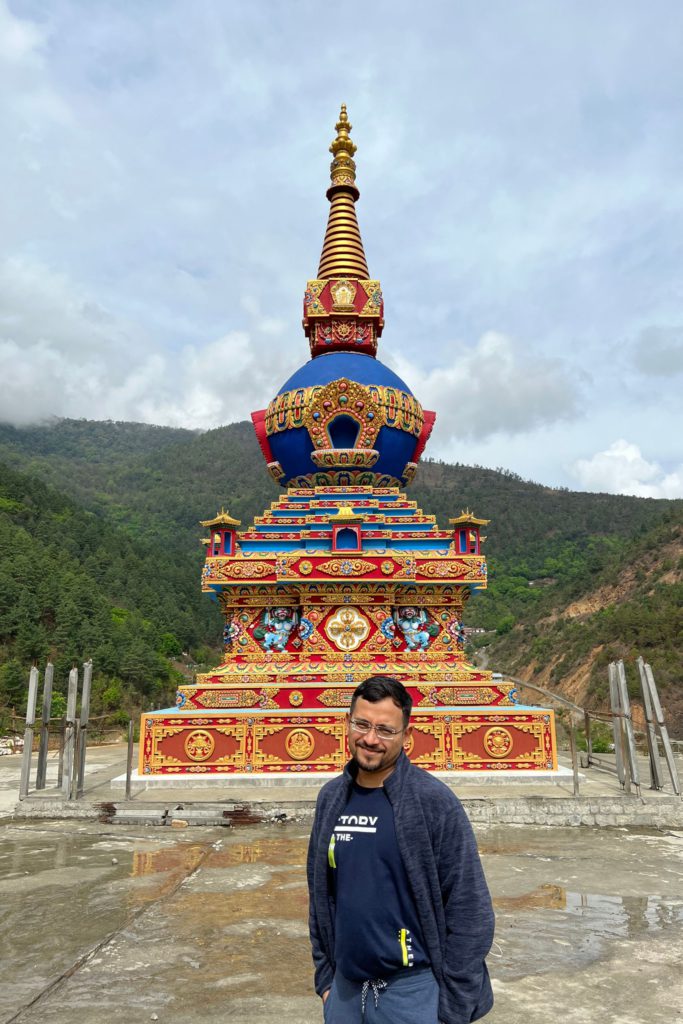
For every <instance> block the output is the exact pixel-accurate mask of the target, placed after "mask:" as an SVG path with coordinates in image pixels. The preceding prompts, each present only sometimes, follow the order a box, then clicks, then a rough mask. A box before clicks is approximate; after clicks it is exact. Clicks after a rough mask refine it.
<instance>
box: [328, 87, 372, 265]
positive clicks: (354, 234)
mask: <svg viewBox="0 0 683 1024" xmlns="http://www.w3.org/2000/svg"><path fill="white" fill-rule="evenodd" d="M351 127H352V125H351V124H350V122H349V117H348V114H347V113H346V104H345V103H342V108H341V112H340V114H339V120H338V121H337V124H336V125H335V128H336V129H337V137H336V139H335V140H334V142H333V143H332V145H331V146H330V153H332V157H333V159H332V163H331V164H330V178H331V179H332V184H331V185H330V187H329V188H328V190H327V198H328V199H329V200H330V204H331V206H330V216H329V218H328V221H327V231H326V232H325V241H324V242H323V251H322V255H321V256H320V266H319V267H318V279H319V280H327V279H329V278H339V277H353V278H356V279H359V280H362V281H363V280H367V279H368V278H369V277H370V273H369V271H368V265H367V262H366V260H365V252H364V251H363V242H362V241H361V237H360V230H359V228H358V221H357V220H356V200H357V199H358V196H359V192H358V189H357V188H356V164H355V162H354V159H353V155H354V153H355V152H356V145H355V143H353V142H352V141H351V138H350V136H349V132H350V131H351Z"/></svg>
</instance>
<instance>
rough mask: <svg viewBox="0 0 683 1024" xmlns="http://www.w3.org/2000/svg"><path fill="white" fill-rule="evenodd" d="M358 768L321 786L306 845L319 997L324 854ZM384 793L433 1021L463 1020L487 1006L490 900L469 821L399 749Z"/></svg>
mask: <svg viewBox="0 0 683 1024" xmlns="http://www.w3.org/2000/svg"><path fill="white" fill-rule="evenodd" d="M357 770H358V769H357V765H356V763H355V761H350V762H349V763H348V764H347V766H346V768H345V769H344V772H343V774H342V775H340V776H339V777H338V778H336V779H333V780H332V781H331V782H328V783H327V784H326V785H325V786H323V788H322V789H321V790H320V793H319V794H318V802H317V805H316V810H315V820H314V822H313V829H312V832H311V840H310V843H309V847H308V888H309V894H310V913H309V928H310V933H311V945H312V947H313V962H314V964H315V990H316V992H317V993H318V995H321V996H322V994H323V993H324V992H325V991H326V990H327V989H328V988H330V986H331V984H332V979H333V977H334V972H335V962H334V914H335V907H334V901H333V898H332V895H331V892H330V886H329V884H328V862H327V851H328V846H329V843H330V838H331V836H332V833H333V831H334V827H335V825H336V824H337V819H338V817H339V815H340V814H341V813H342V811H343V809H344V807H345V805H346V802H347V800H348V797H349V789H350V786H351V784H352V782H353V779H354V776H355V774H356V772H357ZM384 790H385V792H386V795H387V797H388V798H389V800H390V802H391V805H392V808H393V811H394V822H395V825H396V839H397V842H398V847H399V850H400V852H401V857H402V858H403V863H404V864H405V868H406V871H407V873H408V878H409V880H410V886H411V889H412V894H413V899H414V901H415V907H416V909H417V913H418V917H419V920H420V925H421V928H422V934H423V936H424V941H425V945H426V947H427V952H428V954H429V959H430V961H431V966H432V970H433V972H434V975H435V977H436V980H437V981H438V983H439V990H440V996H439V1020H440V1021H442V1022H443V1024H470V1021H475V1020H479V1018H480V1017H483V1016H484V1015H485V1014H486V1013H488V1012H489V1010H490V1009H491V1007H492V1005H493V992H492V990H491V982H490V980H489V975H488V970H487V968H486V963H485V960H484V958H485V957H486V954H487V953H488V951H489V949H490V948H491V943H492V941H493V930H494V917H493V907H492V905H491V897H490V895H489V891H488V886H487V885H486V879H485V878H484V872H483V870H482V867H481V862H480V860H479V852H478V850H477V844H476V840H475V838H474V833H473V832H472V826H471V825H470V823H469V820H468V818H467V815H466V814H465V811H464V810H463V808H462V805H461V803H460V801H459V800H458V798H457V797H456V796H455V795H454V794H453V793H452V792H451V791H450V789H448V787H447V786H445V785H444V784H443V782H441V781H440V780H439V779H437V778H435V777H434V776H433V775H430V774H429V773H428V772H425V771H423V770H422V769H421V768H417V767H415V765H412V764H411V763H410V761H409V760H408V758H407V757H406V755H405V754H404V753H401V756H400V757H399V759H398V761H397V762H396V767H395V769H394V771H393V772H392V773H391V775H390V776H389V777H388V778H387V779H386V780H385V782H384ZM359 925H360V922H359Z"/></svg>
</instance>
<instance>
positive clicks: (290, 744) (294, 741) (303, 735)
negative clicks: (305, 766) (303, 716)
mask: <svg viewBox="0 0 683 1024" xmlns="http://www.w3.org/2000/svg"><path fill="white" fill-rule="evenodd" d="M314 749H315V740H314V739H313V736H312V734H311V733H310V732H309V730H308V729H292V730H291V732H290V733H289V735H288V736H287V739H286V740H285V750H286V751H287V753H288V754H289V756H290V757H291V758H292V759H293V760H294V761H305V760H306V759H307V758H309V757H310V756H311V754H312V753H313V751H314Z"/></svg>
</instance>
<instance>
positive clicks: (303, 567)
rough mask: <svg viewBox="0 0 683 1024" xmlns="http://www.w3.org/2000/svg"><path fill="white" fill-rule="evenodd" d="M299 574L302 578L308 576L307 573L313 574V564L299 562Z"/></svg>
mask: <svg viewBox="0 0 683 1024" xmlns="http://www.w3.org/2000/svg"><path fill="white" fill-rule="evenodd" d="M299 572H300V573H303V575H304V576H308V574H309V573H311V572H313V563H312V562H309V561H307V560H306V559H304V561H303V562H299Z"/></svg>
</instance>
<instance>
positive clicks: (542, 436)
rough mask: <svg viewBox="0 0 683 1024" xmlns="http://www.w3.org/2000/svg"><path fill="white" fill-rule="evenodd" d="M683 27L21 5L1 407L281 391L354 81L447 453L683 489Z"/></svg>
mask: <svg viewBox="0 0 683 1024" xmlns="http://www.w3.org/2000/svg"><path fill="white" fill-rule="evenodd" d="M682 38H683V4H681V3H680V2H679V0H652V2H651V3H649V4H645V3H643V2H640V0H601V2H600V3H597V4H596V3H595V2H594V0H586V2H584V0H574V2H572V3H567V2H564V0H536V2H525V0H519V2H517V0H487V2H486V3H481V2H475V0H470V2H464V0H425V2H424V3H421V4H418V5H416V4H415V3H413V2H407V0H363V2H360V3H359V2H356V0H345V3H344V4H343V5H338V4H325V3H319V2H318V3H315V4H314V3H310V2H304V0H288V2H287V3H283V2H278V0H192V2H190V0H185V2H181V0H176V2H173V0H131V2H125V0H118V2H115V0H110V2H100V0H79V2H77V0H10V2H9V3H6V2H5V0H0V69H1V70H0V97H1V98H0V133H1V135H0V137H1V138H2V140H3V147H2V148H3V156H2V159H1V160H0V186H1V189H2V200H3V201H2V203H1V204H0V207H1V210H2V212H1V213H0V218H1V223H0V419H3V420H6V421H9V422H12V423H16V424H27V423H34V422H40V421H41V420H44V419H46V418H49V417H51V416H74V417H86V418H88V419H126V420H139V421H145V422H150V423H163V424H172V425H177V426H186V427H199V428H206V427H212V426H217V425H219V424H222V423H228V422H232V421H234V420H239V419H244V418H247V417H248V414H249V413H250V411H251V410H252V409H260V408H263V407H264V406H265V405H266V404H267V402H268V400H269V399H270V397H271V396H272V395H273V394H274V393H275V391H277V389H278V388H279V387H280V385H281V383H282V382H283V381H284V380H285V379H286V377H287V376H288V375H289V374H290V373H291V372H292V371H293V370H294V369H295V368H296V367H297V366H298V365H300V364H301V363H302V362H304V361H305V360H306V358H307V354H308V349H307V345H306V342H305V339H304V337H303V332H302V330H301V326H300V321H301V302H302V296H303V291H304V286H305V283H306V280H307V279H308V278H311V277H314V276H315V274H316V271H317V265H318V257H319V254H320V248H321V243H322V238H323V234H324V228H325V222H326V217H327V209H328V204H327V201H326V199H325V189H326V187H327V181H328V167H329V160H330V154H329V153H328V151H327V147H328V145H329V143H330V141H331V139H332V137H333V134H334V132H333V126H334V122H335V121H336V119H337V114H338V110H339V104H340V103H341V102H346V103H347V105H348V109H349V115H350V118H351V121H352V123H353V126H354V127H353V137H354V139H355V141H356V143H357V145H358V153H357V154H356V161H357V164H358V184H359V186H360V189H361V199H360V202H359V204H358V215H359V221H360V225H361V231H362V234H363V239H364V243H365V250H366V254H367V257H368V263H369V267H370V272H371V274H372V275H373V276H374V277H378V278H379V279H380V280H381V282H382V286H383V291H384V297H385V305H386V327H385V331H384V336H383V338H382V341H381V347H380V358H382V360H383V361H384V362H386V363H388V364H389V365H390V366H392V367H393V368H394V369H395V370H397V371H398V372H399V373H400V374H401V376H403V377H404V379H405V380H406V381H407V382H408V384H409V385H410V386H411V387H412V389H413V391H414V392H415V394H416V395H417V397H418V398H419V399H420V400H421V402H422V403H423V405H424V406H426V407H428V408H433V409H435V410H436V411H437V417H438V418H437V426H436V428H435V432H434V435H433V437H432V441H431V442H430V445H429V447H428V449H427V454H428V455H431V456H433V457H435V458H442V459H445V460H447V461H449V462H456V461H460V462H466V463H479V464H481V465H485V466H491V467H504V468H506V469H510V470H514V471H515V472H517V473H520V474H521V475H522V476H523V477H525V478H528V479H532V480H536V481H539V482H542V483H546V484H551V485H558V486H566V487H570V488H574V489H588V490H603V491H614V492H623V493H629V494H639V495H653V496H656V497H683V446H682V439H683V414H682V412H681V408H682V401H681V390H682V388H681V385H682V384H683V103H682V102H681V96H683V61H682V60H681V39H682Z"/></svg>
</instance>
